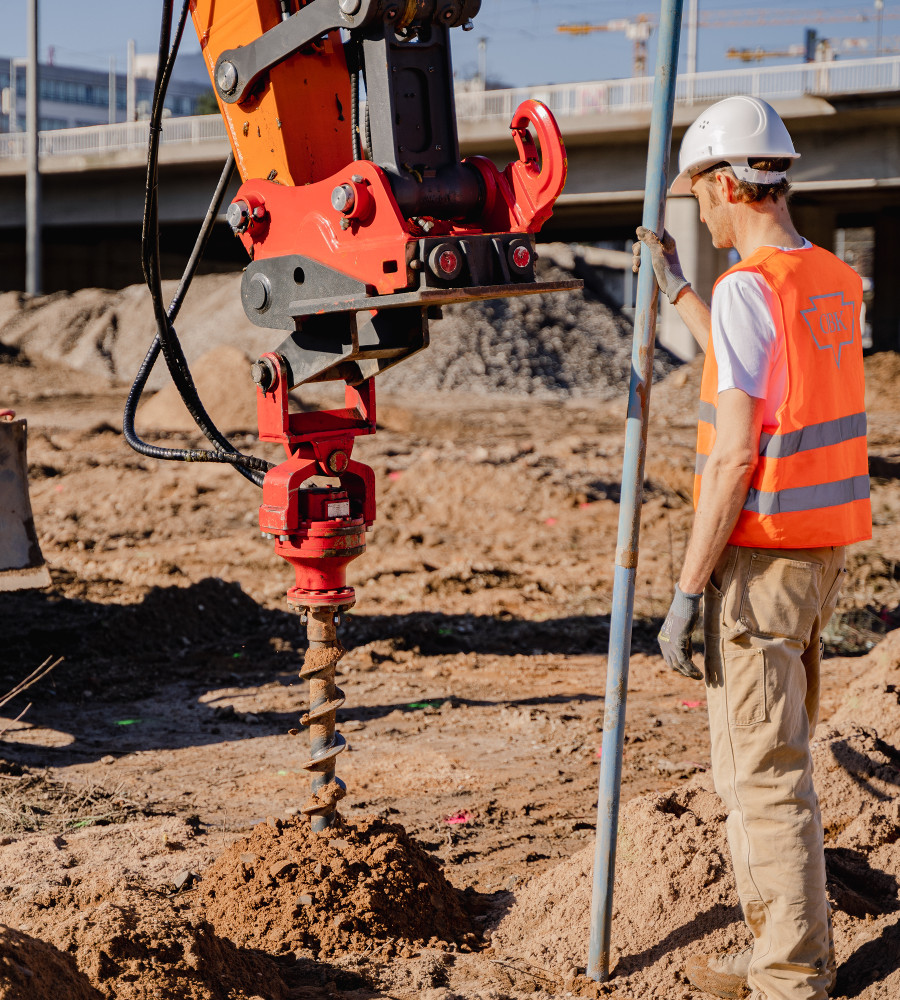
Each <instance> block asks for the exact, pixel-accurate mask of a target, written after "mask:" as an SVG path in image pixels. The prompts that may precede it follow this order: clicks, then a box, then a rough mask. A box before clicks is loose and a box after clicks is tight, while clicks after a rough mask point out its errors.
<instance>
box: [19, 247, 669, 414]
mask: <svg viewBox="0 0 900 1000" xmlns="http://www.w3.org/2000/svg"><path fill="white" fill-rule="evenodd" d="M538 270H539V276H540V277H541V279H543V280H547V279H568V278H571V277H573V271H571V270H567V269H564V268H561V267H558V266H556V265H550V264H548V263H546V262H545V261H543V260H542V261H540V262H539V264H538ZM164 290H165V292H166V294H167V295H169V294H171V292H172V291H173V290H174V282H167V283H165V286H164ZM177 325H178V332H179V334H180V336H181V340H182V344H183V347H184V350H185V354H186V355H187V358H188V361H189V362H190V363H191V365H192V367H193V365H194V363H195V362H197V361H198V360H199V359H200V357H201V356H202V355H203V354H205V353H207V352H209V351H212V350H214V349H216V348H221V347H225V346H228V347H231V348H232V350H233V351H235V352H238V353H240V354H242V355H244V357H245V358H250V357H251V356H252V357H256V356H258V354H259V353H261V352H263V351H267V350H273V349H274V348H275V347H276V346H277V345H278V343H279V342H280V341H281V339H282V337H283V336H284V335H283V334H282V333H280V332H279V331H277V330H262V329H259V328H257V327H254V326H253V325H252V324H251V323H250V321H249V320H248V319H247V317H246V316H245V315H244V312H243V309H242V307H241V301H240V275H239V274H209V275H202V276H200V277H198V278H196V279H195V281H194V285H193V287H192V289H191V292H190V294H189V295H188V297H187V299H186V300H185V305H184V308H183V309H182V311H181V314H180V316H179V320H178V324H177ZM152 338H153V316H152V311H151V308H150V301H149V296H148V294H147V291H146V289H145V288H144V287H143V286H142V285H132V286H130V287H129V288H124V289H122V290H121V291H108V290H105V289H100V288H83V289H80V290H79V291H77V292H74V293H68V292H58V293H56V294H54V295H48V296H44V297H42V298H39V299H35V300H33V301H30V300H27V299H26V298H25V297H24V296H22V295H19V294H17V293H12V292H10V293H6V294H5V295H2V296H0V344H3V345H5V346H6V347H7V348H9V349H16V350H19V351H23V352H24V353H25V354H27V355H28V356H29V357H36V358H37V357H40V358H45V359H48V360H53V361H56V362H62V363H63V364H66V365H68V366H70V367H72V368H76V369H78V370H79V371H83V372H85V373H88V374H91V375H94V376H97V377H98V378H101V379H103V381H105V382H130V381H131V380H132V379H133V378H134V374H135V372H136V371H137V368H138V365H139V364H140V362H141V359H142V358H143V357H144V354H145V353H146V351H147V348H148V347H149V346H150V341H151V340H152ZM631 339H632V327H631V323H630V322H629V321H628V320H627V319H625V317H624V316H622V315H621V314H620V313H619V312H618V311H617V310H616V309H614V308H611V307H610V306H609V305H607V304H605V302H604V301H602V299H601V298H600V297H599V296H598V295H597V294H595V293H594V292H592V291H591V290H590V289H589V288H586V289H585V290H584V292H581V291H575V292H561V293H556V294H547V295H527V296H523V297H521V298H513V299H494V300H491V301H488V302H477V303H467V304H463V305H457V306H450V307H448V308H447V309H446V310H445V318H444V319H443V320H440V321H437V322H434V323H432V326H431V346H430V347H429V348H428V349H427V350H426V351H423V352H422V353H421V354H420V355H418V356H417V357H415V358H412V359H409V360H407V361H404V362H403V363H402V364H400V365H398V366H397V368H395V369H393V370H392V371H391V372H389V373H386V374H385V375H384V376H383V377H381V378H379V383H380V384H381V385H383V386H384V388H385V390H387V391H390V392H395V393H400V392H432V391H435V390H452V389H465V390H466V391H469V392H474V393H494V392H500V393H514V394H516V395H531V396H537V397H551V396H588V395H589V396H592V397H593V398H596V399H610V398H612V397H614V396H618V395H621V394H622V393H623V392H624V391H626V390H627V388H628V380H629V378H630V372H631ZM219 361H221V358H219ZM677 366H678V362H677V361H675V360H674V359H673V358H672V357H671V356H669V355H668V354H666V353H665V352H664V351H657V354H656V358H655V360H654V373H655V376H656V377H657V378H661V377H662V376H664V375H665V374H666V373H668V372H669V371H671V370H672V369H673V368H675V367H677ZM197 377H198V379H202V381H203V384H202V385H201V386H200V389H201V393H200V395H201V398H202V399H204V402H206V399H207V397H208V398H209V408H210V411H211V412H212V413H213V415H215V412H216V408H217V402H218V400H219V399H221V400H222V402H223V403H224V404H226V405H225V410H224V411H223V413H222V419H223V420H225V419H226V414H227V412H230V408H231V407H233V406H238V407H239V408H240V407H242V406H243V405H244V401H246V405H247V406H249V407H250V408H251V410H252V411H253V412H252V414H251V417H252V419H251V421H250V423H249V424H247V423H246V422H245V421H243V419H242V420H241V421H239V426H238V425H235V429H244V428H245V427H247V426H251V427H252V426H255V423H256V417H255V396H254V393H253V391H252V386H251V385H250V384H249V379H248V377H247V372H246V364H245V363H244V362H242V365H241V371H240V382H239V383H236V388H237V389H238V391H234V390H232V391H228V386H227V385H221V384H217V381H216V377H215V375H213V374H209V375H206V374H205V373H203V372H201V371H200V369H198V376H197ZM231 377H232V376H231V375H228V376H227V379H226V380H227V381H228V382H229V384H231V383H230V379H231ZM167 381H168V375H167V374H166V371H165V364H164V362H163V361H162V360H160V361H159V362H158V363H157V367H156V369H154V373H153V375H152V376H151V380H150V382H149V387H150V388H151V389H157V388H160V387H162V386H164V385H166V383H167ZM207 382H208V383H209V384H208V385H207ZM157 405H158V407H159V410H160V412H159V414H158V417H159V418H160V420H168V421H169V422H170V423H169V427H167V429H169V428H170V429H171V430H173V431H176V430H179V431H180V430H185V429H189V428H190V427H192V424H191V423H189V418H188V417H187V416H186V414H183V407H182V405H181V403H180V402H178V401H177V399H176V397H175V395H174V393H172V392H169V391H168V390H167V391H166V395H165V396H164V397H163V398H162V399H161V400H160V402H159V403H158V404H157ZM148 411H150V407H149V406H148V407H147V411H145V417H146V419H147V420H148V421H149V420H150V418H151V416H153V415H154V414H153V413H152V412H148ZM236 412H237V411H236ZM241 412H243V411H241ZM226 422H227V421H226ZM154 426H160V427H162V426H163V423H161V422H159V421H155V422H154Z"/></svg>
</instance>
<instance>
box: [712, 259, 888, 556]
mask: <svg viewBox="0 0 900 1000" xmlns="http://www.w3.org/2000/svg"><path fill="white" fill-rule="evenodd" d="M734 271H753V272H755V273H756V274H759V275H761V276H762V277H763V279H764V280H765V282H766V284H767V285H768V286H769V288H770V289H771V290H772V292H773V294H774V298H775V302H776V304H777V305H776V306H775V308H779V307H780V309H781V317H782V321H783V325H784V336H785V354H786V361H787V378H786V383H785V388H786V391H785V399H784V402H783V403H782V404H781V406H780V407H779V408H778V411H777V413H776V415H775V423H774V424H771V425H764V426H763V428H762V433H761V435H760V439H759V461H758V462H757V465H756V469H755V471H754V473H753V479H752V480H751V483H750V489H749V492H748V494H747V499H746V500H745V501H744V507H743V510H742V511H741V513H740V516H739V517H738V521H737V525H736V526H735V529H734V531H733V532H732V534H731V538H730V539H729V541H730V543H731V544H732V545H747V546H754V547H758V548H784V549H795V548H818V547H821V546H826V545H849V544H851V543H852V542H858V541H862V540H863V539H866V538H871V537H872V510H871V505H870V502H869V468H868V456H867V452H866V411H865V379H864V372H863V357H862V344H861V339H860V331H859V315H860V307H861V305H862V282H861V280H860V278H859V276H858V275H857V274H856V272H855V271H854V270H853V269H852V268H851V267H849V266H848V265H847V264H844V263H843V262H842V261H840V260H838V258H837V257H835V256H834V255H833V254H830V253H828V251H827V250H823V249H822V248H821V247H816V246H814V247H811V248H809V249H807V250H794V251H791V252H786V251H784V250H779V249H777V248H776V247H760V248H759V249H758V250H756V251H755V252H754V253H753V254H751V255H750V256H749V257H748V258H747V259H746V260H743V261H740V262H739V263H738V264H736V265H735V266H734V267H732V268H731V269H730V270H729V271H726V272H725V274H723V275H722V277H721V278H719V281H721V280H722V278H724V277H725V275H727V274H731V273H732V272H734ZM716 285H718V281H717V282H716ZM713 294H715V288H713ZM734 333H735V335H737V336H740V331H734ZM718 384H719V370H718V365H717V364H716V356H715V351H714V349H713V341H712V336H710V338H709V345H708V349H707V352H706V361H705V363H704V365H703V380H702V383H701V388H700V421H699V424H698V429H697V464H696V468H695V475H694V507H695V508H696V506H697V504H698V502H699V499H700V483H701V481H702V476H703V467H704V465H705V464H706V459H707V457H708V456H709V454H710V452H711V451H712V447H713V444H714V443H715V440H716V407H717V403H718Z"/></svg>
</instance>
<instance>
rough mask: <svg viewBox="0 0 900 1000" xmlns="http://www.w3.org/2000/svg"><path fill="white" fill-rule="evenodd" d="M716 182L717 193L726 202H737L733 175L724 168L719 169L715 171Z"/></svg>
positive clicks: (732, 203) (729, 203)
mask: <svg viewBox="0 0 900 1000" xmlns="http://www.w3.org/2000/svg"><path fill="white" fill-rule="evenodd" d="M716 184H717V185H718V188H719V195H720V196H721V198H722V200H723V201H724V202H725V203H726V204H728V205H734V204H736V203H737V200H738V199H737V197H736V192H737V184H738V182H737V179H736V178H735V177H733V176H732V175H731V174H730V173H727V172H726V171H724V170H719V171H717V173H716Z"/></svg>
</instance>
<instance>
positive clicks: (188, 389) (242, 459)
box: [123, 0, 272, 485]
mask: <svg viewBox="0 0 900 1000" xmlns="http://www.w3.org/2000/svg"><path fill="white" fill-rule="evenodd" d="M188 9H189V2H188V0H185V2H184V3H183V5H182V9H181V15H180V17H179V21H178V25H177V28H176V33H175V41H174V43H173V44H172V48H171V51H170V50H169V40H170V37H171V20H172V19H171V13H172V11H171V0H164V4H163V15H162V20H161V25H160V45H159V63H158V66H157V77H156V82H155V85H154V99H153V107H152V111H151V116H150V140H149V148H148V154H147V188H146V199H145V204H144V221H143V231H142V240H141V253H142V261H141V262H142V265H143V269H144V277H145V280H146V282H147V287H148V289H149V291H150V298H151V301H152V303H153V311H154V316H155V319H156V327H157V334H156V337H155V338H154V341H153V344H152V345H151V346H150V349H149V350H148V352H147V355H146V356H145V358H144V360H143V362H142V363H141V366H140V369H139V370H138V373H137V376H136V377H135V381H134V384H133V385H132V388H131V392H130V393H129V396H128V401H127V402H126V408H125V416H124V420H123V431H124V434H125V438H126V440H127V441H128V443H129V445H131V447H132V448H134V449H135V450H136V451H138V452H140V453H141V454H144V455H148V456H150V457H154V458H160V459H167V460H174V461H185V462H222V463H226V464H229V465H234V466H235V467H236V468H237V469H238V471H239V472H240V473H241V474H242V475H243V476H244V477H245V478H247V479H249V480H250V481H251V482H254V483H256V485H262V480H263V477H264V475H265V473H266V471H267V470H268V469H270V468H271V467H272V466H271V464H270V463H269V462H266V461H265V460H264V459H260V458H256V457H255V456H252V455H243V454H241V453H240V452H238V451H237V450H236V449H235V448H234V447H233V446H232V445H231V443H230V442H229V441H228V440H227V439H226V438H225V437H224V435H222V434H221V432H220V431H219V430H218V429H217V428H216V427H215V425H214V424H213V423H212V421H211V420H210V418H209V416H208V414H207V413H206V410H205V409H204V407H203V404H202V403H201V401H200V398H199V396H198V395H197V390H196V387H195V386H194V382H193V379H192V378H191V374H190V371H189V369H188V365H187V361H186V359H185V357H184V352H183V351H182V349H181V344H180V342H179V340H178V335H177V333H176V331H175V328H174V326H173V325H172V323H173V321H174V318H175V316H176V315H177V313H178V310H179V309H180V308H181V304H182V302H183V300H184V296H185V294H186V293H187V290H188V287H189V286H190V283H191V280H192V279H193V276H194V273H195V271H196V268H197V264H198V263H199V261H200V258H201V256H202V254H203V250H204V249H205V247H206V244H207V242H208V240H209V235H210V233H211V231H212V226H213V223H214V221H215V218H216V215H217V214H218V210H219V208H220V207H221V204H222V200H223V198H224V194H225V190H226V188H227V186H228V181H229V179H230V177H231V173H232V171H233V168H234V158H233V156H229V159H228V161H227V163H226V167H225V170H223V172H222V176H221V177H220V179H219V184H218V185H217V188H216V192H215V194H214V196H213V200H212V202H211V204H210V208H209V210H208V211H207V215H206V218H205V219H204V221H203V225H202V226H201V229H200V233H199V234H198V237H197V241H196V242H195V245H194V249H193V251H192V253H191V257H190V259H189V261H188V264H187V266H186V267H185V271H184V274H183V276H182V279H181V282H180V283H179V286H178V288H177V290H176V292H175V296H174V297H173V299H172V302H171V304H170V306H169V308H168V309H165V308H164V306H163V298H162V286H161V276H160V264H159V217H158V167H159V135H160V131H161V122H162V111H163V105H164V102H165V93H166V89H167V87H168V82H169V79H170V77H171V74H172V68H173V66H174V63H175V57H176V55H177V52H178V46H179V44H180V41H181V37H182V34H183V32H184V27H185V23H186V21H187V14H188ZM160 351H162V353H163V355H164V357H165V359H166V365H167V367H168V369H169V372H170V374H171V376H172V380H173V381H174V383H175V385H176V388H177V389H178V392H179V394H180V395H181V398H182V400H183V401H184V403H185V406H186V407H187V409H188V412H189V413H190V414H191V416H192V417H193V419H194V422H195V423H196V424H197V426H198V427H199V428H200V430H201V431H202V432H203V433H204V435H205V436H206V437H207V439H208V440H209V441H211V442H212V443H213V444H214V445H216V450H215V451H208V450H201V449H184V448H163V447H159V446H156V445H151V444H148V443H147V442H145V441H142V440H141V439H140V438H139V437H138V436H137V434H136V433H135V430H134V417H135V413H136V411H137V405H138V402H139V401H140V397H141V394H142V392H143V390H144V387H145V385H146V383H147V379H148V377H149V375H150V371H151V370H152V368H153V365H154V364H155V363H156V360H157V358H158V356H159V353H160Z"/></svg>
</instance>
